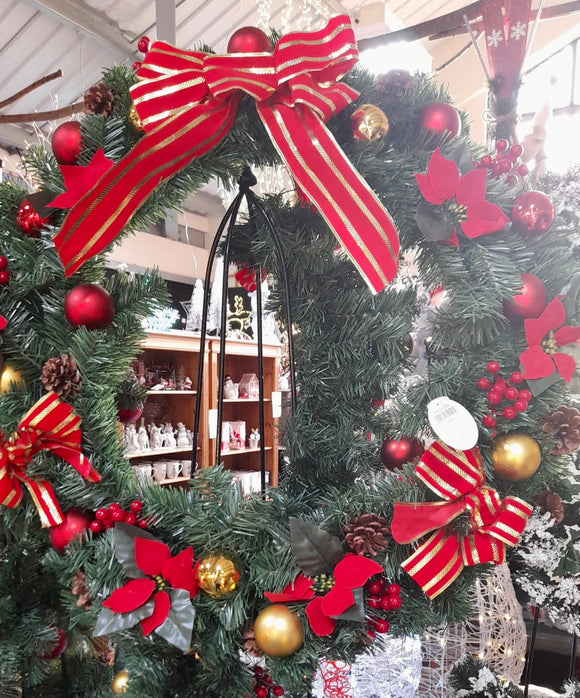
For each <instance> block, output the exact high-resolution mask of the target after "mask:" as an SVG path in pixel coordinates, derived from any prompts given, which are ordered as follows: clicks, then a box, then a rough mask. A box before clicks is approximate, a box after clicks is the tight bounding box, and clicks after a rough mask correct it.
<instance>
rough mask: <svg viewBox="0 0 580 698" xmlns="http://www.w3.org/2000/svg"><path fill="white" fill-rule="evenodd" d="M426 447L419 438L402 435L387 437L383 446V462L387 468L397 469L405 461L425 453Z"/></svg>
mask: <svg viewBox="0 0 580 698" xmlns="http://www.w3.org/2000/svg"><path fill="white" fill-rule="evenodd" d="M424 451H425V449H424V448H423V446H422V444H421V443H420V442H419V441H417V439H410V438H409V437H408V436H402V437H401V438H400V439H398V440H397V439H385V440H384V441H383V445H382V446H381V462H382V464H383V465H384V466H385V468H387V470H396V469H397V468H400V467H402V466H403V465H404V464H405V463H408V462H409V461H412V460H414V459H415V458H418V457H419V456H421V455H423V452H424Z"/></svg>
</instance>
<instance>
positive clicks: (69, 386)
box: [40, 354, 83, 400]
mask: <svg viewBox="0 0 580 698" xmlns="http://www.w3.org/2000/svg"><path fill="white" fill-rule="evenodd" d="M40 380H41V381H42V384H43V385H44V387H45V388H46V389H47V390H53V391H54V392H55V393H56V394H57V395H58V396H59V397H62V398H68V399H69V400H74V399H75V398H76V396H77V395H78V394H79V392H80V390H81V388H82V385H83V383H82V380H81V374H80V373H79V370H78V368H77V364H76V361H75V360H74V359H73V358H72V356H68V354H61V355H60V356H59V357H54V358H52V359H48V361H47V362H46V363H45V364H44V366H43V367H42V375H41V376H40Z"/></svg>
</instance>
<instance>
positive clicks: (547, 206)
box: [512, 190, 554, 235]
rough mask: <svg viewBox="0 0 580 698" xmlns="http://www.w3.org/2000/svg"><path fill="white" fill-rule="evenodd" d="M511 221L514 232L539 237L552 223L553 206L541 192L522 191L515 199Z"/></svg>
mask: <svg viewBox="0 0 580 698" xmlns="http://www.w3.org/2000/svg"><path fill="white" fill-rule="evenodd" d="M512 221H513V229H514V230H515V231H516V232H518V233H523V234H524V235H530V234H532V235H540V234H542V233H545V232H546V231H547V230H548V229H549V228H550V226H551V225H552V223H553V222H554V205H553V204H552V202H551V201H550V199H549V198H548V197H547V196H546V195H545V194H544V193H543V192H541V191H533V190H532V191H524V192H522V193H521V194H518V195H517V196H516V198H515V201H514V205H513V208H512Z"/></svg>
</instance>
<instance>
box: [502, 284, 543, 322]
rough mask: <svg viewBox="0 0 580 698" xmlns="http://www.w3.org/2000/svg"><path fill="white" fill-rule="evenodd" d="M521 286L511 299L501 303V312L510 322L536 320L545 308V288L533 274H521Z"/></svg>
mask: <svg viewBox="0 0 580 698" xmlns="http://www.w3.org/2000/svg"><path fill="white" fill-rule="evenodd" d="M521 278H522V286H521V288H520V290H519V292H518V293H517V294H516V295H515V296H513V298H511V299H506V300H505V301H504V302H503V311H504V313H505V314H506V315H507V317H509V318H510V320H525V319H527V318H536V317H538V315H539V314H540V313H541V312H542V310H543V309H544V308H545V307H546V287H545V286H544V284H543V283H542V280H541V279H539V278H538V277H537V276H534V274H522V276H521Z"/></svg>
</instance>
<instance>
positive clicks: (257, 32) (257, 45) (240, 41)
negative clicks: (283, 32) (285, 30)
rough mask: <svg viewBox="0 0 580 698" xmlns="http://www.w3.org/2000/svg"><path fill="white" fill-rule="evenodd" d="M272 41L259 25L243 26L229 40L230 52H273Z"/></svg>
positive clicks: (228, 49)
mask: <svg viewBox="0 0 580 698" xmlns="http://www.w3.org/2000/svg"><path fill="white" fill-rule="evenodd" d="M273 48H274V47H273V46H272V42H271V41H270V39H269V37H268V35H267V34H266V33H265V32H263V31H262V30H261V29H258V27H242V28H241V29H238V30H237V31H236V32H234V33H233V34H232V35H231V37H230V40H229V41H228V48H227V52H228V53H271V51H272V50H273Z"/></svg>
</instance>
